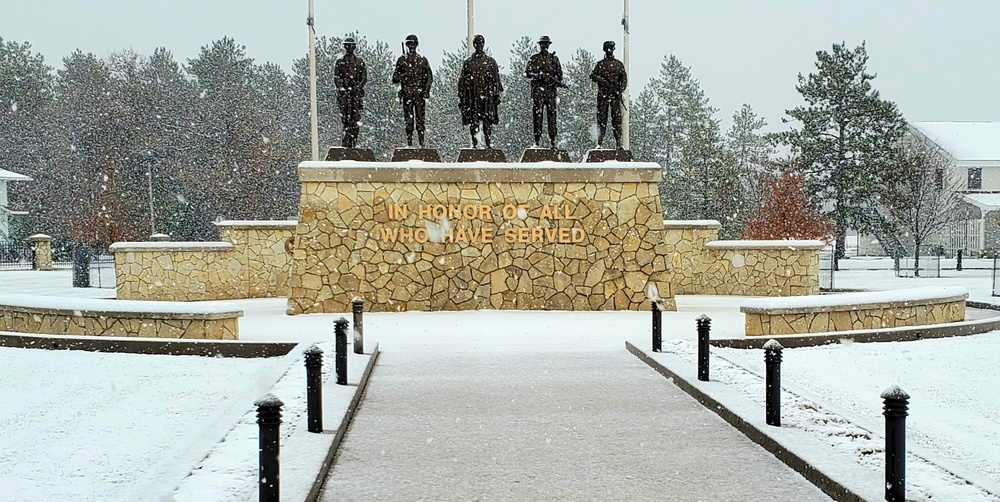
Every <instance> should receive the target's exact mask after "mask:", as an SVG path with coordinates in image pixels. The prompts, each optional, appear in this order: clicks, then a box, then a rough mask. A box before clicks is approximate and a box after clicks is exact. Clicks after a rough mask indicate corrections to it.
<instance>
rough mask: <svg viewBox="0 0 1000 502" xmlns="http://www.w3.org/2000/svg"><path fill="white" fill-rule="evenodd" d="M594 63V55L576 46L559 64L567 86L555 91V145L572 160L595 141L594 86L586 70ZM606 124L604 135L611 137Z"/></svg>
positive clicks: (595, 90)
mask: <svg viewBox="0 0 1000 502" xmlns="http://www.w3.org/2000/svg"><path fill="white" fill-rule="evenodd" d="M595 64H597V59H595V57H594V54H592V53H591V52H590V51H588V50H586V49H582V48H581V49H577V50H576V52H575V53H573V57H572V58H570V60H569V61H568V62H565V63H564V64H563V82H565V83H566V85H568V86H569V88H567V89H561V90H560V91H559V113H558V115H557V120H558V123H559V138H558V139H559V147H560V148H562V149H564V150H566V151H567V152H568V153H569V156H570V158H572V159H582V158H584V157H585V156H586V154H587V151H588V150H590V149H592V148H594V147H595V145H596V144H597V120H596V113H597V87H596V86H595V85H594V82H593V81H592V80H590V72H592V71H593V70H594V65H595ZM610 129H611V124H608V137H609V138H613V136H611V131H610Z"/></svg>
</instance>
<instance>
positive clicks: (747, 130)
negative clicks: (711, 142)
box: [726, 104, 774, 212]
mask: <svg viewBox="0 0 1000 502" xmlns="http://www.w3.org/2000/svg"><path fill="white" fill-rule="evenodd" d="M766 126H767V122H765V121H764V118H763V117H760V116H758V115H757V114H756V113H754V111H753V108H751V107H750V105H748V104H744V105H743V106H742V107H741V108H740V109H739V110H738V111H737V112H736V113H734V114H733V125H732V126H731V127H730V128H729V132H728V133H726V148H727V149H728V150H729V151H730V153H731V154H732V159H733V163H734V164H733V165H734V167H735V171H736V176H737V179H738V180H739V182H740V188H741V190H742V192H743V194H744V200H745V202H746V207H745V210H746V211H747V212H752V211H754V210H756V209H757V208H759V207H761V206H762V205H763V204H764V196H765V183H766V182H767V180H768V179H769V178H771V177H773V174H774V173H773V172H772V169H771V168H770V167H769V166H770V164H771V156H772V155H774V146H773V145H772V144H771V142H770V141H769V140H768V139H767V137H766V136H765V135H764V134H763V133H762V132H761V130H762V129H763V128H764V127H766Z"/></svg>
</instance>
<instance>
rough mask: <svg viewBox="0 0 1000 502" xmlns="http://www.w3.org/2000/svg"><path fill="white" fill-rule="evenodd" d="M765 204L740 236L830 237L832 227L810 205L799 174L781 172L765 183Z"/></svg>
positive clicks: (821, 238) (810, 238)
mask: <svg viewBox="0 0 1000 502" xmlns="http://www.w3.org/2000/svg"><path fill="white" fill-rule="evenodd" d="M766 185H767V196H766V197H765V199H764V205H763V206H761V207H760V209H758V210H757V211H755V212H754V214H753V215H751V216H750V217H748V218H747V219H746V222H745V223H744V226H743V238H744V239H753V240H783V239H808V240H812V239H819V240H827V239H829V238H830V235H831V232H832V229H833V227H832V226H831V225H830V224H829V222H827V221H826V220H825V219H824V218H823V217H822V216H820V214H819V212H818V211H816V209H814V208H813V207H811V206H810V205H809V199H808V198H807V197H806V195H805V193H804V192H803V190H802V185H803V181H802V177H801V176H799V175H797V174H795V173H794V172H792V171H790V170H785V171H782V172H781V174H780V175H779V176H778V177H776V178H771V179H770V180H768V181H767V182H766Z"/></svg>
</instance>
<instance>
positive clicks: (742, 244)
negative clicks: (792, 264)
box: [705, 239, 826, 251]
mask: <svg viewBox="0 0 1000 502" xmlns="http://www.w3.org/2000/svg"><path fill="white" fill-rule="evenodd" d="M705 247H706V248H709V249H788V250H792V251H795V250H799V249H809V250H813V249H823V248H825V247H826V244H825V243H824V242H823V241H805V240H802V241H799V240H791V239H789V240H774V241H754V240H743V241H712V242H709V243H707V244H705Z"/></svg>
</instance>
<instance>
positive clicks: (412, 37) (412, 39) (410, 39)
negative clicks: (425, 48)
mask: <svg viewBox="0 0 1000 502" xmlns="http://www.w3.org/2000/svg"><path fill="white" fill-rule="evenodd" d="M410 42H413V43H415V44H417V43H420V42H419V41H418V40H417V36H416V35H412V34H411V35H407V36H406V43H410Z"/></svg>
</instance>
